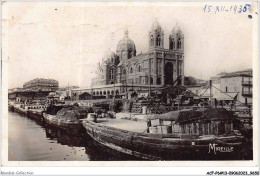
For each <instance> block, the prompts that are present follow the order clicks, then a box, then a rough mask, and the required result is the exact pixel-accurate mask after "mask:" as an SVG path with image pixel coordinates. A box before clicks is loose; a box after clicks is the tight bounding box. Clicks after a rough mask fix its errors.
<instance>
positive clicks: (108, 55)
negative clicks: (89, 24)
mask: <svg viewBox="0 0 260 176" xmlns="http://www.w3.org/2000/svg"><path fill="white" fill-rule="evenodd" d="M115 56H116V54H115V52H114V51H111V50H110V49H109V50H108V51H107V52H106V53H105V54H104V56H103V61H107V60H111V58H114V57H115Z"/></svg>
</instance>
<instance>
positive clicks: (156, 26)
mask: <svg viewBox="0 0 260 176" xmlns="http://www.w3.org/2000/svg"><path fill="white" fill-rule="evenodd" d="M161 30H162V27H161V25H160V24H159V23H158V21H157V20H156V21H155V22H154V23H153V24H152V28H151V31H156V32H161Z"/></svg>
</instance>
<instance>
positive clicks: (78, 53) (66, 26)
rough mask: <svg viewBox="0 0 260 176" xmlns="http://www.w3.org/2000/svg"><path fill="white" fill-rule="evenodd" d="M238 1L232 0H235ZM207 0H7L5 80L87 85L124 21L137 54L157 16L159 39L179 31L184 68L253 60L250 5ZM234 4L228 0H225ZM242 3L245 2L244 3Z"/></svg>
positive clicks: (228, 66)
mask: <svg viewBox="0 0 260 176" xmlns="http://www.w3.org/2000/svg"><path fill="white" fill-rule="evenodd" d="M239 4H242V3H237V5H239ZM205 5H206V4H205V3H169V2H168V3H82V2H78V3H72V2H66V3H54V2H45V3H32V2H27V3H15V2H10V3H5V4H3V8H4V10H3V23H4V25H3V26H4V27H3V38H4V41H3V42H4V43H3V44H4V45H6V46H7V47H6V48H7V49H5V50H4V51H3V52H5V53H6V56H7V57H8V58H3V59H6V60H7V63H8V88H14V87H22V85H23V83H25V82H26V81H29V80H31V79H34V78H53V79H56V80H58V81H59V84H60V86H61V87H63V86H67V85H77V86H80V87H88V86H89V85H90V83H91V78H92V77H93V76H94V72H95V69H96V67H97V63H98V62H99V61H101V60H102V57H103V56H104V54H105V53H106V52H107V51H108V50H109V49H111V50H113V51H115V50H116V46H117V43H118V42H119V40H120V39H121V38H123V36H124V30H125V29H126V28H127V29H128V31H129V37H130V38H131V39H132V40H133V41H134V42H135V45H136V50H137V54H140V53H141V52H142V53H145V52H147V50H148V34H149V30H150V29H151V26H152V23H153V22H154V21H155V20H156V19H157V21H158V22H159V24H160V25H161V27H162V29H163V30H164V47H165V48H169V44H168V43H169V35H170V33H171V30H172V29H173V27H174V26H175V25H176V24H177V25H178V26H179V28H180V29H181V30H182V32H183V33H184V60H185V61H184V74H185V76H193V77H196V78H199V79H209V78H210V77H211V76H215V75H216V74H218V73H220V72H223V71H226V72H232V71H238V70H243V69H248V68H252V57H253V55H252V47H253V45H252V43H253V32H252V31H253V20H252V19H250V18H248V15H249V14H252V16H253V18H254V17H255V16H254V14H255V13H254V6H253V5H252V6H251V7H252V8H251V9H249V11H247V12H245V13H234V12H233V11H232V12H226V13H224V12H219V13H216V14H215V13H214V7H215V6H216V5H223V3H222V4H213V3H211V5H212V6H213V7H212V11H211V12H204V11H203V7H204V6H205ZM224 5H225V6H226V8H228V9H229V8H231V5H234V3H233V4H231V3H225V4H224ZM243 5H244V3H243Z"/></svg>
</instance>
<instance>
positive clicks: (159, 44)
mask: <svg viewBox="0 0 260 176" xmlns="http://www.w3.org/2000/svg"><path fill="white" fill-rule="evenodd" d="M156 46H161V36H160V35H158V36H157V38H156Z"/></svg>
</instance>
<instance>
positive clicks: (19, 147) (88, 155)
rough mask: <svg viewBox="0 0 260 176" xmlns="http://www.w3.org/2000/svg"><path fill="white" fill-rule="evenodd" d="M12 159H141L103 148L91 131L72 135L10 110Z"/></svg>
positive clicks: (9, 131)
mask: <svg viewBox="0 0 260 176" xmlns="http://www.w3.org/2000/svg"><path fill="white" fill-rule="evenodd" d="M8 159H9V161H120V160H138V159H137V158H133V157H130V156H128V155H123V154H121V153H116V152H115V151H112V150H110V149H108V148H105V147H103V146H102V145H100V144H98V143H97V142H95V141H94V140H93V139H92V138H90V137H89V136H88V135H87V134H81V135H72V134H68V132H65V131H63V130H60V129H57V128H54V127H50V126H48V125H47V124H44V123H41V122H38V121H35V120H33V119H29V118H28V117H26V116H23V115H20V114H18V113H16V112H10V111H9V113H8Z"/></svg>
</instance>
